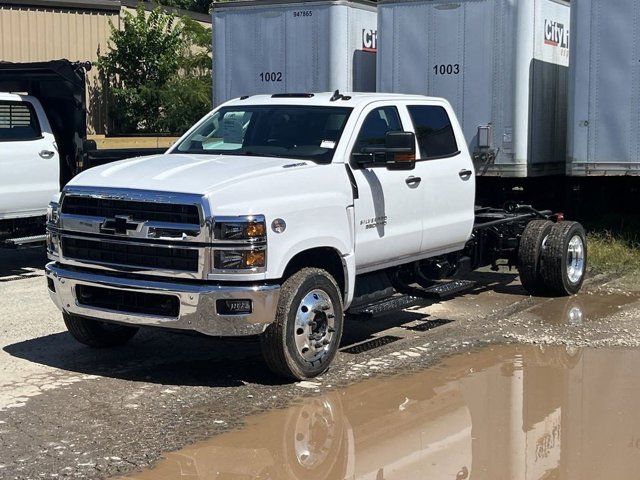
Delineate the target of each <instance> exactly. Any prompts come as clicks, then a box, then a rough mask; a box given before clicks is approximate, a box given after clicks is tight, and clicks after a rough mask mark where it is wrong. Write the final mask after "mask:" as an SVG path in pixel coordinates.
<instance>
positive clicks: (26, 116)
mask: <svg viewBox="0 0 640 480" xmlns="http://www.w3.org/2000/svg"><path fill="white" fill-rule="evenodd" d="M38 138H42V132H41V130H40V125H39V123H38V117H37V116H36V112H35V111H34V109H33V105H31V104H30V103H28V102H13V101H6V100H0V141H23V140H35V139H38Z"/></svg>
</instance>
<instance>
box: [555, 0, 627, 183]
mask: <svg viewBox="0 0 640 480" xmlns="http://www.w3.org/2000/svg"><path fill="white" fill-rule="evenodd" d="M571 8H572V12H571V30H572V34H573V41H572V45H571V49H572V53H571V64H570V68H569V72H570V89H569V92H570V95H569V131H568V133H569V140H568V143H569V145H568V158H567V174H568V175H570V176H608V175H640V2H637V1H634V2H630V1H626V0H606V1H605V0H580V1H578V2H575V3H573V4H572V7H571Z"/></svg>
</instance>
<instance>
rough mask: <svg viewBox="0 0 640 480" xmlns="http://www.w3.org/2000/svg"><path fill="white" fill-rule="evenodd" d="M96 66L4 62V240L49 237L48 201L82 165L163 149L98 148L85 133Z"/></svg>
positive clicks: (11, 243)
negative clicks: (90, 72)
mask: <svg viewBox="0 0 640 480" xmlns="http://www.w3.org/2000/svg"><path fill="white" fill-rule="evenodd" d="M90 68H91V65H90V64H87V63H79V62H69V61H68V60H53V61H49V62H35V63H10V62H0V172H2V175H0V248H2V247H9V248H19V247H27V246H33V245H39V244H43V243H44V240H45V228H44V224H45V214H46V211H47V205H48V204H49V201H50V200H51V198H52V197H54V196H55V195H56V194H57V193H59V192H60V188H61V186H64V185H65V184H66V183H67V181H69V179H71V178H72V177H73V176H74V175H75V174H76V173H78V171H80V170H81V169H83V168H86V167H88V166H91V165H96V164H101V163H107V162H110V161H113V160H116V159H117V160H120V159H122V158H129V157H131V156H135V155H140V154H144V153H158V152H157V151H155V150H157V149H136V150H133V149H109V150H100V151H98V150H96V145H95V142H93V141H91V140H87V118H86V117H87V108H86V93H85V92H86V86H85V81H86V72H87V71H88V70H89V69H90ZM11 92H27V93H29V94H28V95H27V94H25V93H11Z"/></svg>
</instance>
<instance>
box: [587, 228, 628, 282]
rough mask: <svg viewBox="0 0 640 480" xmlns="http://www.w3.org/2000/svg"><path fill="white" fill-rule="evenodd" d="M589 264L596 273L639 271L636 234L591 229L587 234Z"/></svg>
mask: <svg viewBox="0 0 640 480" xmlns="http://www.w3.org/2000/svg"><path fill="white" fill-rule="evenodd" d="M587 241H588V245H589V264H590V265H591V268H592V269H593V270H594V271H595V272H598V273H603V272H619V273H627V272H630V271H634V270H635V271H640V243H639V242H638V237H637V235H636V234H629V233H611V232H609V231H592V232H590V233H589V234H588V240H587Z"/></svg>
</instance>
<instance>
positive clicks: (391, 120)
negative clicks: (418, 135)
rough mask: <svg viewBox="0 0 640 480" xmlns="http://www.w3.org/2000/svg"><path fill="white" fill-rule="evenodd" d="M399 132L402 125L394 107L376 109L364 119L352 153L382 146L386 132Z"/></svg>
mask: <svg viewBox="0 0 640 480" xmlns="http://www.w3.org/2000/svg"><path fill="white" fill-rule="evenodd" d="M399 131H402V123H401V122H400V116H399V115H398V110H397V109H396V107H380V108H376V109H375V110H372V111H371V112H369V115H367V118H365V120H364V123H363V124H362V127H361V128H360V133H359V134H358V140H356V146H355V149H354V151H355V152H357V153H360V152H362V149H363V148H365V147H375V146H380V145H384V144H385V138H386V135H387V132H399Z"/></svg>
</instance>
